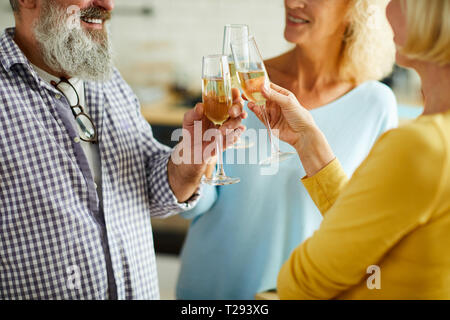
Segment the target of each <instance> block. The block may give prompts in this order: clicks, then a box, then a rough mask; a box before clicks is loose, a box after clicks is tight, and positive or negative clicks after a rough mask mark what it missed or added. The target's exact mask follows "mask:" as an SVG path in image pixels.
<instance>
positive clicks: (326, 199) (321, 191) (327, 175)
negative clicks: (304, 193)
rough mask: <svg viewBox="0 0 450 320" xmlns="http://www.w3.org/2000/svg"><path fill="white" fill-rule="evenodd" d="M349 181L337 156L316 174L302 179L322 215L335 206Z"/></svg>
mask: <svg viewBox="0 0 450 320" xmlns="http://www.w3.org/2000/svg"><path fill="white" fill-rule="evenodd" d="M347 182H348V177H347V174H346V173H345V172H344V169H342V166H341V163H340V162H339V160H338V159H337V158H336V159H334V160H333V161H331V162H330V163H329V164H328V165H327V166H326V167H325V168H323V169H322V170H320V171H319V172H318V173H317V174H315V175H314V176H312V177H304V178H303V179H302V183H303V185H304V186H305V188H306V190H308V192H309V195H310V196H311V198H312V200H313V201H314V203H315V204H316V206H317V207H318V208H319V210H320V212H321V213H322V215H324V214H325V213H326V212H327V211H328V210H329V209H330V208H331V207H332V206H333V204H334V203H335V202H336V199H337V198H338V197H339V194H340V193H341V190H342V189H343V187H344V186H345V185H346V184H347Z"/></svg>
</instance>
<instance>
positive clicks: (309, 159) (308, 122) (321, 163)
mask: <svg viewBox="0 0 450 320" xmlns="http://www.w3.org/2000/svg"><path fill="white" fill-rule="evenodd" d="M261 92H262V94H263V96H264V97H265V98H266V100H267V101H266V115H267V122H268V123H269V125H270V127H271V128H272V130H273V133H274V134H275V135H277V137H278V138H279V139H280V140H283V141H285V142H287V143H289V144H290V145H292V146H293V147H294V148H295V149H296V150H297V153H298V155H299V157H300V160H301V161H302V163H303V167H304V169H305V171H306V174H307V175H308V176H313V175H315V174H316V173H317V172H319V171H320V170H321V169H322V168H324V167H325V166H326V165H327V164H329V163H330V162H331V161H333V159H335V156H334V154H333V151H332V150H331V147H330V145H329V144H328V141H327V140H326V138H325V136H324V134H323V133H322V131H320V129H319V128H318V127H317V125H316V123H315V122H314V118H313V117H312V115H311V113H310V112H309V111H308V110H307V109H305V108H304V107H302V106H301V104H300V103H299V101H298V100H297V97H296V96H295V95H294V94H293V93H292V92H290V91H289V90H286V89H284V88H282V87H280V86H277V85H276V84H274V83H271V84H270V87H269V86H264V85H263V86H262V89H261ZM248 107H249V109H250V110H252V111H253V112H254V113H255V115H256V116H257V117H258V119H259V120H260V121H261V122H263V123H265V121H264V110H263V107H262V106H260V105H257V104H256V103H254V102H249V103H248Z"/></svg>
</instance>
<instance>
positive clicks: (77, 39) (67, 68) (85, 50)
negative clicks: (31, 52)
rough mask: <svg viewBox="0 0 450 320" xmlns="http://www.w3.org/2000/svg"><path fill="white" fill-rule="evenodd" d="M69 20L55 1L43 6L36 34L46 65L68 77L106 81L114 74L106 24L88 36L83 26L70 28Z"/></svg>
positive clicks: (51, 0) (35, 30) (45, 2)
mask: <svg viewBox="0 0 450 320" xmlns="http://www.w3.org/2000/svg"><path fill="white" fill-rule="evenodd" d="M69 18H70V15H69V14H68V13H66V11H65V10H64V8H61V6H60V5H58V4H57V3H55V2H54V1H53V0H45V1H44V2H43V3H42V9H41V14H40V17H39V19H38V20H37V22H36V23H35V25H34V28H33V30H34V36H35V38H36V41H37V42H38V44H39V46H40V50H41V54H42V57H43V59H44V62H45V63H46V64H47V66H48V67H50V68H51V69H52V70H54V71H56V72H59V73H63V74H65V75H67V76H68V77H76V78H80V79H83V80H91V81H107V80H108V79H110V78H111V75H112V73H113V62H112V48H111V44H110V41H109V28H108V27H107V26H106V24H105V25H104V26H105V28H106V30H95V31H92V32H89V31H86V30H83V28H82V27H81V26H80V27H79V28H73V27H71V26H70V24H69V23H68V21H69ZM72 18H73V17H72ZM80 23H81V21H80Z"/></svg>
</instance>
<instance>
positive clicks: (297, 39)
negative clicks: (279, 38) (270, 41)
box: [284, 30, 304, 44]
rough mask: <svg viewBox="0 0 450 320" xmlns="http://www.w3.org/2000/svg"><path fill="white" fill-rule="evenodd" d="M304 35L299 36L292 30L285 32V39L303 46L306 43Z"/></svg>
mask: <svg viewBox="0 0 450 320" xmlns="http://www.w3.org/2000/svg"><path fill="white" fill-rule="evenodd" d="M303 38H304V35H302V34H299V33H298V32H292V31H290V30H284V39H285V40H286V41H287V42H290V43H294V44H301V43H303V42H304V39H303Z"/></svg>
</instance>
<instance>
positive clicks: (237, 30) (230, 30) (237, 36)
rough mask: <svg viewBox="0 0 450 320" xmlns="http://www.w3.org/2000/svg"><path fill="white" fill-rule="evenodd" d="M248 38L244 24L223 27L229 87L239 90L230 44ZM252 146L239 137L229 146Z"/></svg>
mask: <svg viewBox="0 0 450 320" xmlns="http://www.w3.org/2000/svg"><path fill="white" fill-rule="evenodd" d="M248 36H249V31H248V25H246V24H227V25H225V27H224V32H223V46H222V54H223V55H226V56H227V57H228V64H229V66H230V73H231V86H232V87H233V88H237V89H239V90H240V89H241V86H240V85H239V80H238V76H237V73H236V67H235V65H234V59H233V53H232V52H231V43H233V42H234V41H239V40H242V39H247V38H248ZM252 146H253V142H251V141H245V140H243V139H241V138H240V137H239V139H238V141H236V143H235V144H233V145H232V146H230V148H234V149H247V148H251V147H252Z"/></svg>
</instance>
